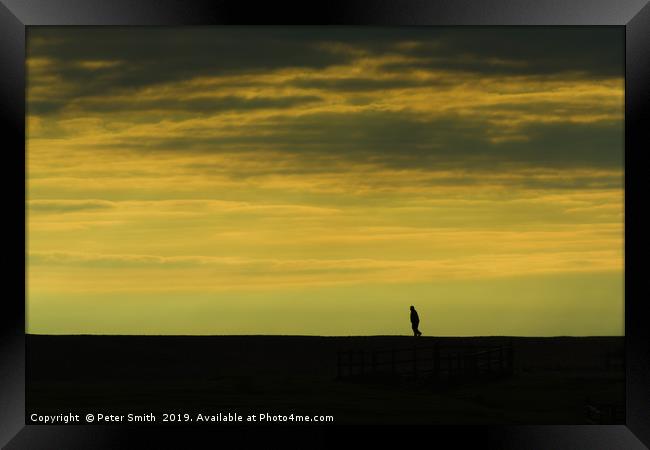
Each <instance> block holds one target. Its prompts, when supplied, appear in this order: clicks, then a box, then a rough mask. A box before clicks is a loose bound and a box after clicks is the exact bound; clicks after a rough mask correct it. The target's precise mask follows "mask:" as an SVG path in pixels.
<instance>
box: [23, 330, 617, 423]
mask: <svg viewBox="0 0 650 450" xmlns="http://www.w3.org/2000/svg"><path fill="white" fill-rule="evenodd" d="M415 339H416V338H414V337H411V336H371V337H316V336H44V335H29V336H27V355H26V356H27V380H26V384H27V389H26V391H27V392H26V402H27V405H26V413H27V415H28V416H29V414H31V413H32V412H36V413H38V414H60V413H64V414H65V413H67V412H70V411H72V412H74V413H79V414H85V413H86V412H94V413H97V412H104V413H122V414H126V413H129V412H132V413H139V414H144V413H155V414H157V415H161V414H162V413H164V412H168V413H185V412H189V413H192V414H194V413H196V412H204V413H207V414H218V413H220V412H221V413H227V412H236V413H239V414H242V415H246V414H259V413H261V412H265V413H269V414H282V415H289V414H291V413H294V414H302V415H307V414H308V415H313V414H319V415H320V414H331V415H333V416H334V421H335V423H391V424H392V423H420V424H421V423H431V424H434V423H435V424H584V423H589V422H588V415H587V413H586V408H585V406H586V404H587V402H589V403H591V404H597V405H599V404H608V405H618V406H620V407H622V406H623V405H624V398H625V378H624V368H623V366H622V361H623V354H624V352H623V337H584V338H583V337H581V338H564V337H560V338H512V340H511V342H512V343H513V347H514V374H513V375H512V376H510V377H504V378H500V379H494V380H475V381H466V382H464V383H459V384H455V385H447V384H444V383H438V384H436V383H432V382H426V381H422V380H419V381H407V380H403V381H401V382H393V383H376V382H367V381H363V382H351V381H341V380H336V374H337V351H338V350H348V349H363V350H372V349H391V348H412V347H413V345H414V342H416V343H417V345H419V346H422V347H426V346H432V345H433V344H434V343H435V342H436V341H437V342H439V345H440V346H441V348H445V347H446V346H451V345H467V344H470V345H480V346H490V345H499V344H500V343H502V342H504V341H508V340H509V339H510V338H497V337H495V338H491V337H475V338H433V337H421V338H417V340H416V341H415ZM608 361H609V363H608ZM606 422H607V423H624V420H623V419H620V418H619V419H612V418H607V419H606Z"/></svg>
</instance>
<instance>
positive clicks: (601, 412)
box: [585, 402, 625, 425]
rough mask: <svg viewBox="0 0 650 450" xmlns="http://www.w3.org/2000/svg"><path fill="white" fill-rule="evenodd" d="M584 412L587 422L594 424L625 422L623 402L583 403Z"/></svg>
mask: <svg viewBox="0 0 650 450" xmlns="http://www.w3.org/2000/svg"><path fill="white" fill-rule="evenodd" d="M585 414H586V416H587V422H588V423H590V424H594V425H611V424H623V423H625V405H624V404H622V403H621V404H604V403H597V404H594V403H591V402H588V403H586V404H585Z"/></svg>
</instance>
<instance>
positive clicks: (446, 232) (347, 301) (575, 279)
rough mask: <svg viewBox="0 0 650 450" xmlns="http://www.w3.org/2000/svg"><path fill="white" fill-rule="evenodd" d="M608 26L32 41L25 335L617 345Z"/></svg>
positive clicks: (233, 30)
mask: <svg viewBox="0 0 650 450" xmlns="http://www.w3.org/2000/svg"><path fill="white" fill-rule="evenodd" d="M623 33H624V31H623V29H622V28H620V27H616V28H614V27H582V28H568V27H561V28H540V27H536V28H518V27H508V28H495V27H490V28H467V27H452V28H435V27H430V28H427V27H421V28H420V27H413V28H370V27H362V28H349V27H348V28H345V27H312V28H297V27H288V28H282V27H268V28H263V27H255V28H245V27H197V28H147V27H128V28H117V27H104V28H92V27H88V28H87V27H29V28H28V34H27V56H28V59H27V74H28V78H27V81H28V89H27V118H26V120H27V154H26V160H27V173H26V182H27V204H26V214H27V232H28V239H27V263H28V266H27V332H29V333H47V334H79V333H83V334H303V335H376V334H410V333H411V330H410V323H409V306H410V305H415V307H416V308H417V310H418V312H419V314H420V319H421V322H420V330H421V331H422V332H423V334H424V335H429V336H431V335H440V336H450V335H522V336H535V335H536V336H555V335H623V334H624V329H623V313H624V292H623V273H624V272H623V244H624V241H623V236H624V234H623V233H624V211H623V198H624V191H623V187H624V183H623V177H624V167H623V144H624V128H623V118H624V117H623V113H624V110H623V105H624V103H623V102H624V64H623V55H624V53H623V48H624V46H623V45H624V43H623V38H624V34H623Z"/></svg>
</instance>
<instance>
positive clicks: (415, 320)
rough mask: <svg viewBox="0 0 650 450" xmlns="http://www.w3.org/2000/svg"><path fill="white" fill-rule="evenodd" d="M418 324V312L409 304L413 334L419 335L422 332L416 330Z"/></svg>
mask: <svg viewBox="0 0 650 450" xmlns="http://www.w3.org/2000/svg"><path fill="white" fill-rule="evenodd" d="M419 325H420V317H419V316H418V312H417V311H416V310H415V307H414V306H412V305H411V328H413V336H421V335H422V333H421V332H420V330H418V326H419Z"/></svg>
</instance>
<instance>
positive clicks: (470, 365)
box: [337, 343, 514, 380]
mask: <svg viewBox="0 0 650 450" xmlns="http://www.w3.org/2000/svg"><path fill="white" fill-rule="evenodd" d="M513 359H514V352H513V348H512V343H507V344H504V345H499V346H494V347H476V346H471V347H450V346H443V345H440V344H435V345H433V346H431V347H418V346H415V347H412V348H401V349H390V350H371V351H364V350H345V351H339V352H338V357H337V375H338V378H339V379H344V378H364V377H371V376H378V375H384V376H386V375H387V376H399V377H409V378H418V377H428V378H432V379H434V380H454V379H461V378H481V377H492V376H502V375H510V374H512V372H513Z"/></svg>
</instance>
